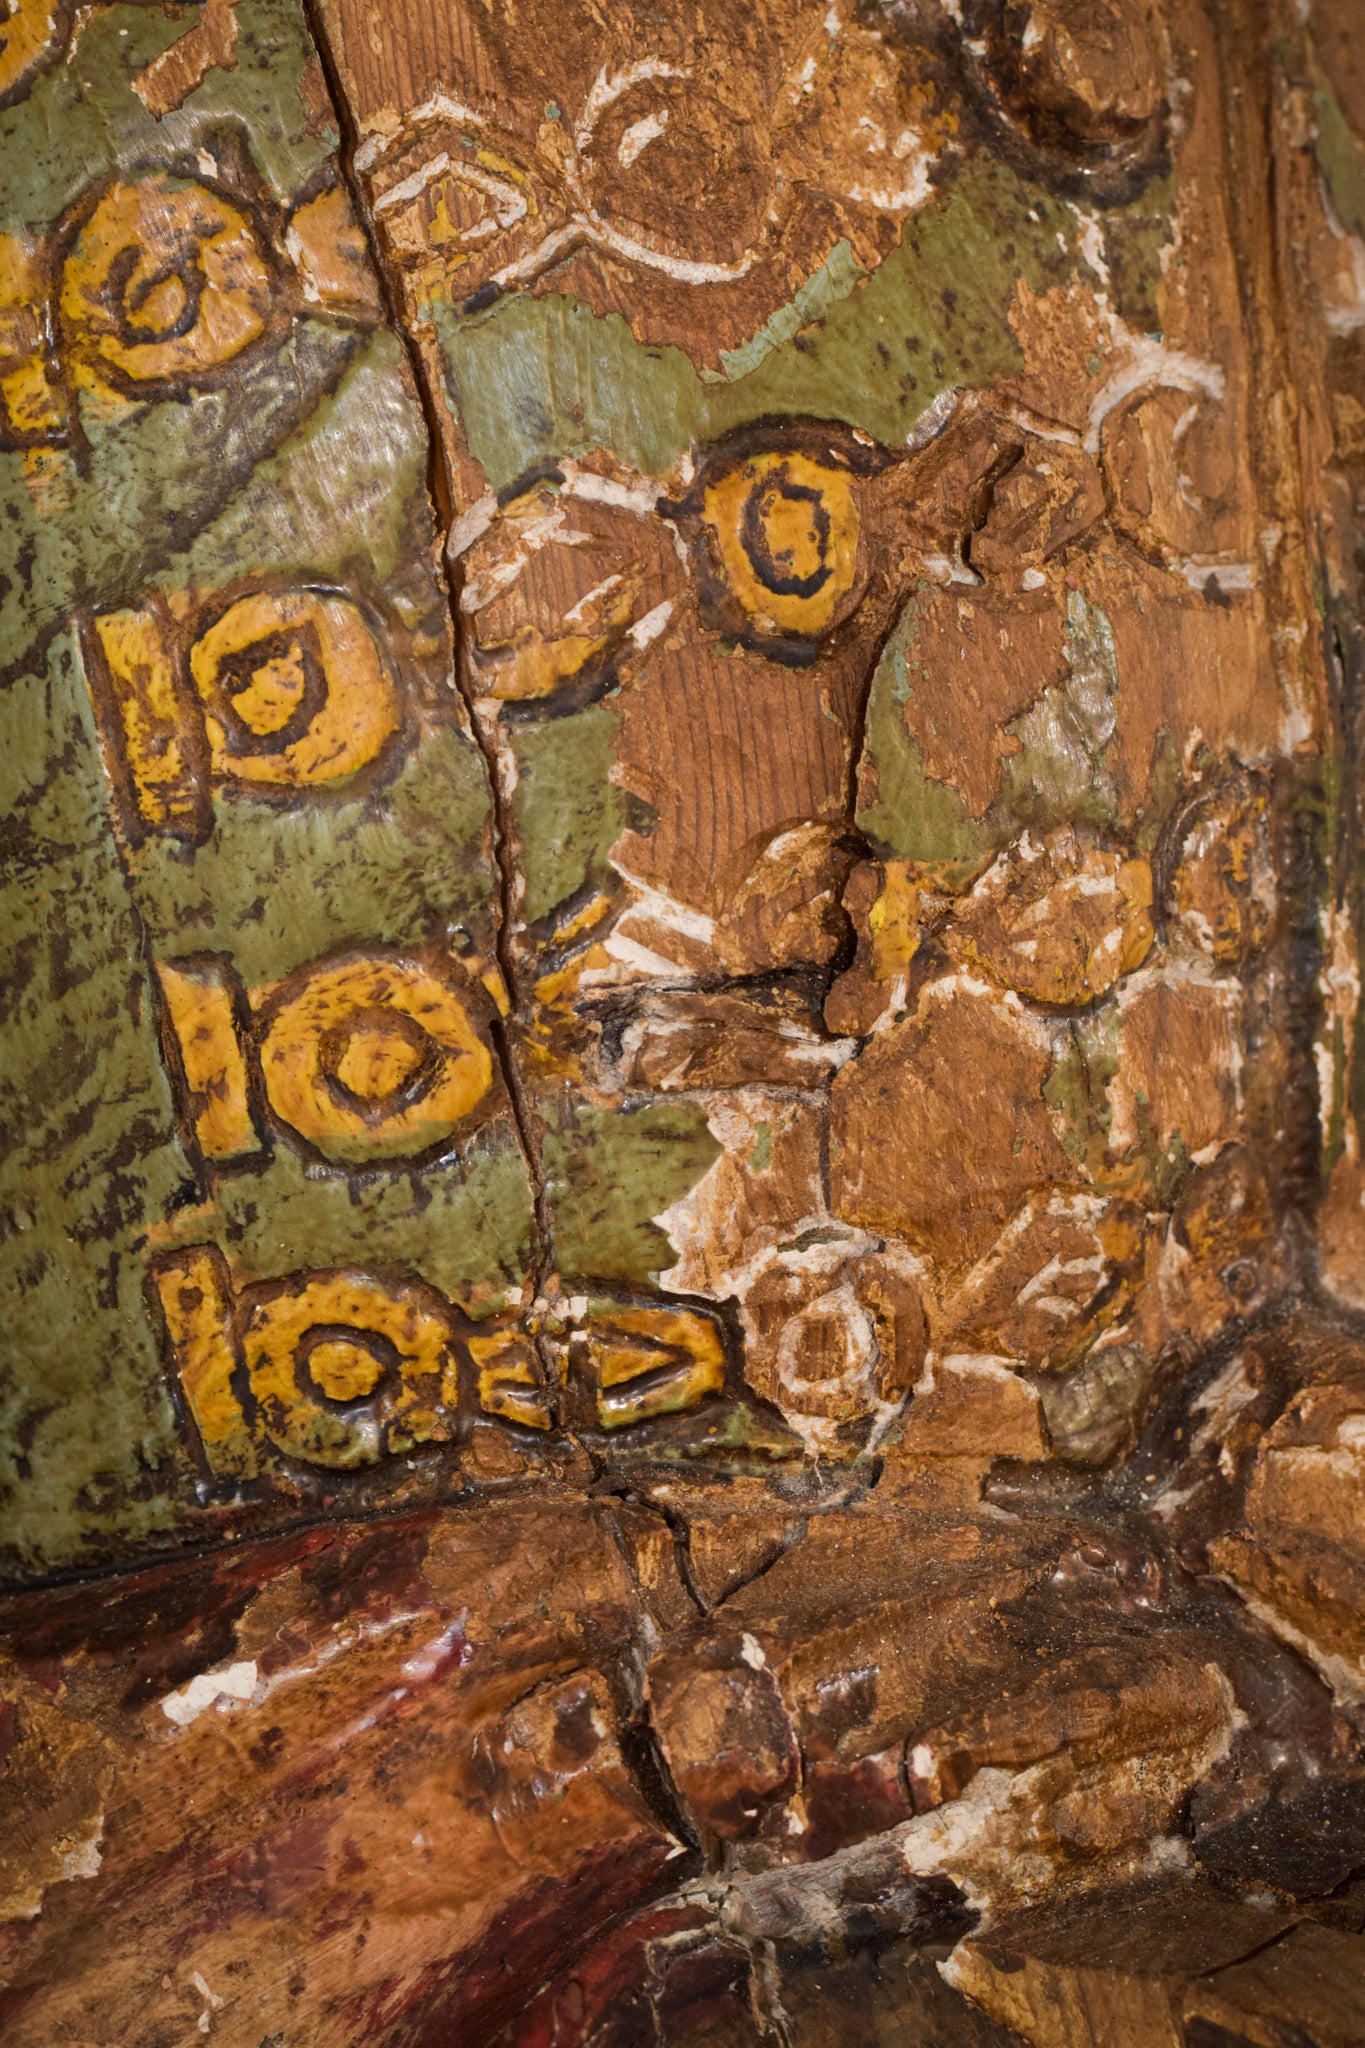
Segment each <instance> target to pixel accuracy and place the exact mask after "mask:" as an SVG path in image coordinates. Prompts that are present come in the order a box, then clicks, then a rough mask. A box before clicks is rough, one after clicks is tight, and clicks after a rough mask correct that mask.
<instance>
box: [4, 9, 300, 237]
mask: <svg viewBox="0 0 1365 2048" xmlns="http://www.w3.org/2000/svg"><path fill="white" fill-rule="evenodd" d="M235 12H236V16H237V26H238V31H239V33H238V38H237V49H236V52H235V63H234V65H233V68H232V69H231V70H218V69H215V70H212V71H210V72H209V73H208V74H207V76H206V77H205V78H204V80H203V83H202V84H201V85H198V86H196V88H195V90H194V91H193V92H192V93H191V94H190V95H189V97H188V98H187V99H186V101H185V103H184V105H183V106H181V107H178V108H175V109H173V110H172V111H171V112H170V113H168V114H165V115H163V116H162V118H161V119H160V120H158V119H157V118H156V116H155V115H153V114H150V113H149V112H148V111H147V109H146V107H144V106H143V104H142V101H141V100H140V99H139V98H138V96H137V94H136V93H135V92H134V91H133V80H134V79H135V78H136V77H137V75H138V73H139V72H140V71H141V70H143V69H144V67H145V66H146V65H148V64H149V63H150V62H151V61H152V59H153V57H156V56H159V55H160V53H161V51H162V50H164V49H166V48H167V47H168V46H169V45H170V44H171V43H173V42H175V41H176V40H177V38H178V37H180V36H182V35H184V33H185V31H186V30H187V29H189V28H192V27H193V25H194V22H195V20H196V18H197V17H196V16H195V15H193V14H180V15H178V16H177V15H176V14H174V12H173V11H172V10H171V9H169V8H166V9H163V8H160V7H112V8H110V9H109V11H108V12H107V13H100V14H97V15H96V16H95V17H94V19H93V20H91V21H90V22H88V23H87V24H86V26H85V28H84V30H83V31H82V33H81V35H80V38H79V42H78V44H77V48H76V51H75V55H74V57H73V59H72V61H71V62H70V63H69V64H61V65H58V66H56V68H55V69H53V70H52V71H49V72H46V73H45V74H44V75H43V76H41V77H40V78H38V79H37V80H36V81H35V82H34V84H33V86H32V88H31V89H30V91H29V92H28V94H27V96H26V97H25V98H24V99H22V100H20V101H19V102H18V103H17V104H16V105H14V106H12V107H7V108H5V109H4V110H3V112H0V217H3V218H4V220H5V223H6V225H7V226H9V225H10V224H11V223H13V222H18V221H23V222H24V224H25V225H26V226H27V227H29V228H31V229H33V230H34V231H35V232H38V233H45V232H46V231H47V230H48V229H49V228H51V227H54V226H56V225H57V223H58V222H59V221H60V219H61V216H62V215H63V213H64V212H65V211H66V209H67V208H68V207H69V206H71V205H72V204H73V203H74V202H75V201H76V200H78V199H79V198H80V197H81V195H82V194H83V193H85V192H86V191H87V190H88V189H89V187H90V186H91V185H92V184H93V183H95V181H96V180H97V179H99V178H101V177H105V176H108V175H110V174H111V173H113V172H115V171H119V170H129V169H132V168H134V167H138V166H142V165H145V164H149V163H153V164H165V163H168V162H172V161H174V160H176V159H181V160H183V162H184V166H185V168H186V169H187V170H188V172H189V175H190V176H191V177H193V176H194V175H196V173H195V168H194V159H195V158H196V157H197V155H198V153H199V151H200V150H201V149H205V148H209V147H211V146H212V145H213V143H214V142H215V140H217V139H219V138H221V137H222V136H223V134H224V133H225V131H230V130H235V131H236V132H237V133H238V134H239V135H240V136H242V138H243V140H244V141H246V142H247V145H248V148H249V151H250V154H251V156H252V157H253V158H254V160H255V162H256V164H257V165H258V167H259V169H260V170H261V172H262V173H263V174H264V176H265V178H266V180H267V183H268V185H269V186H270V187H271V188H272V190H273V193H274V196H275V198H276V199H277V200H278V201H280V202H284V201H286V200H287V199H288V197H289V195H290V194H291V193H294V192H297V191H299V190H300V189H301V188H302V187H303V186H304V185H306V184H307V183H308V181H309V179H310V178H312V177H313V176H315V174H316V173H317V172H318V171H320V170H321V169H322V168H323V165H324V164H325V163H326V162H327V160H328V158H329V157H330V155H331V153H332V151H333V150H334V149H335V148H336V144H337V136H336V133H335V131H334V130H332V129H325V130H324V131H323V132H322V133H320V134H318V135H310V134H309V133H308V130H307V125H306V117H305V108H304V104H303V100H302V99H301V97H300V94H299V80H300V79H301V78H302V76H303V72H304V69H305V66H306V65H307V64H308V62H309V60H310V59H311V58H312V56H313V47H312V43H311V41H310V40H309V36H308V30H307V26H306V24H305V22H304V18H303V14H302V11H301V10H300V9H299V8H298V7H297V6H296V5H295V4H294V0H238V5H237V7H236V9H235Z"/></svg>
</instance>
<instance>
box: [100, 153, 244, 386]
mask: <svg viewBox="0 0 1365 2048" xmlns="http://www.w3.org/2000/svg"><path fill="white" fill-rule="evenodd" d="M61 310H62V320H63V323H64V325H65V327H66V329H67V331H68V333H69V334H70V335H72V336H73V337H74V338H75V339H76V340H77V342H78V344H79V345H80V346H81V347H82V349H83V350H84V352H85V353H86V354H87V355H89V356H92V357H94V359H95V360H96V361H97V363H98V364H99V366H100V368H101V369H102V370H104V371H106V372H113V373H114V375H115V376H116V377H117V378H121V379H122V381H123V382H124V383H125V384H126V385H127V386H129V387H130V388H131V389H132V390H134V391H148V390H157V389H162V388H164V387H166V386H168V385H170V386H177V385H182V384H193V383H198V382H209V381H212V380H213V379H214V378H215V376H216V374H217V373H218V372H219V371H220V370H222V369H223V367H224V366H225V365H226V364H228V363H230V362H232V361H233V360H234V359H235V358H236V357H237V356H239V355H240V354H241V353H242V351H243V349H245V348H247V347H249V346H250V344H251V343H252V342H254V341H256V340H258V339H259V338H260V336H261V335H262V334H263V333H264V332H265V328H266V324H267V322H268V320H269V317H270V270H269V267H268V265H267V263H266V259H265V256H264V255H263V253H262V251H261V248H260V245H259V243H258V242H257V240H256V236H255V233H254V231H253V229H252V226H251V223H250V221H249V220H248V219H247V216H246V214H245V213H243V212H242V211H241V210H240V208H238V207H236V206H234V205H233V204H232V203H231V202H230V201H229V200H227V199H224V198H223V197H222V196H221V195H220V194H219V193H217V192H212V191H210V190H209V188H208V187H207V186H206V185H197V184H193V183H191V182H190V181H189V180H187V179H184V178H172V177H168V176H167V175H166V174H165V173H163V172H156V173H154V174H153V175H152V176H151V177H147V178H141V179H139V180H137V182H136V183H124V182H122V181H120V182H119V183H117V184H114V185H111V186H110V187H109V189H108V191H107V192H105V193H104V195H103V197H102V198H101V199H100V200H99V201H98V203H97V204H96V206H95V208H94V211H93V212H92V213H91V215H90V217H89V219H88V220H87V221H86V223H85V225H84V227H83V228H82V229H81V230H80V233H79V234H78V235H77V237H76V241H75V244H74V246H73V247H72V249H71V252H70V254H69V255H68V256H67V259H66V265H65V269H64V271H63V274H62V291H61Z"/></svg>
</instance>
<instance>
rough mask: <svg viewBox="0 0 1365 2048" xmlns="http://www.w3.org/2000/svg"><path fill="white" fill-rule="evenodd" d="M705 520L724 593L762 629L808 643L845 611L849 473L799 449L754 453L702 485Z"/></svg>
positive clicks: (854, 510) (852, 535)
mask: <svg viewBox="0 0 1365 2048" xmlns="http://www.w3.org/2000/svg"><path fill="white" fill-rule="evenodd" d="M702 517H703V519H704V520H705V522H706V525H707V527H708V528H709V529H710V534H711V543H712V556H713V559H714V560H715V562H716V565H717V567H718V569H719V571H720V574H721V579H722V581H723V583H724V585H725V587H726V589H727V591H728V593H729V595H730V597H731V598H732V599H733V600H734V602H735V603H736V604H738V606H739V607H740V609H741V610H742V611H743V612H744V613H746V614H747V616H748V617H749V618H750V619H751V620H752V621H753V623H754V625H755V626H756V627H757V628H758V629H759V630H760V631H761V632H763V633H768V634H772V635H774V636H780V635H786V634H794V635H799V636H800V637H802V638H810V639H814V638H816V637H817V636H818V635H819V634H821V633H825V632H828V631H829V629H830V627H831V626H834V625H837V624H838V622H839V620H840V619H841V618H842V617H843V616H845V613H846V609H847V600H848V599H849V597H850V596H851V595H852V594H853V592H854V590H855V589H856V587H857V584H858V581H859V562H858V536H859V531H860V526H861V521H860V519H859V516H858V504H857V499H856V496H855V494H854V483H853V478H852V477H851V476H850V475H849V473H848V471H847V470H844V469H837V468H834V467H831V466H830V465H829V464H826V463H821V462H816V461H814V460H813V459H812V458H811V457H810V456H809V455H803V454H801V453H800V452H799V451H796V450H792V451H787V452H783V451H780V450H771V451H769V452H768V453H767V454H763V455H753V456H750V457H749V459H748V460H747V461H745V462H741V463H739V464H738V465H737V466H736V467H735V468H734V469H731V470H728V471H727V472H726V473H725V474H724V475H723V476H721V477H719V478H718V479H717V481H716V482H715V483H713V484H709V485H708V486H707V488H706V491H705V495H704V498H703V501H702Z"/></svg>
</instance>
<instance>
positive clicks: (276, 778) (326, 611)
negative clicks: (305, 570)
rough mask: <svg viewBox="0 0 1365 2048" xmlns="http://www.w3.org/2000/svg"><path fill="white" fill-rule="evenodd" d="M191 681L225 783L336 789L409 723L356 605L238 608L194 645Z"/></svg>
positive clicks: (267, 601)
mask: <svg viewBox="0 0 1365 2048" xmlns="http://www.w3.org/2000/svg"><path fill="white" fill-rule="evenodd" d="M190 673H191V675H192V676H193V677H194V684H195V688H196V689H197V690H198V692H199V695H200V697H201V698H202V699H203V702H204V708H205V713H206V717H205V724H206V725H207V728H208V740H209V759H210V762H211V763H212V767H213V772H214V774H215V775H217V776H219V777H220V778H222V779H224V780H231V781H235V782H252V783H267V784H274V785H276V786H278V787H283V788H287V789H297V788H301V787H303V786H305V785H307V784H312V783H320V782H337V781H340V780H341V779H342V777H344V776H348V775H354V774H355V773H356V771H357V769H360V768H364V767H365V766H367V764H368V763H369V762H371V761H373V760H374V759H375V758H376V756H377V755H378V754H379V753H380V751H381V750H382V748H383V747H384V745H385V742H386V741H388V740H389V739H391V738H392V736H393V734H394V733H395V732H397V730H398V727H399V724H400V722H401V711H400V705H399V698H398V691H397V689H396V688H395V686H394V683H393V680H392V678H391V677H390V675H389V673H388V670H387V669H386V668H385V666H384V662H383V660H382V658H381V656H380V652H379V649H378V647H377V646H376V645H375V640H374V635H373V634H372V633H371V632H370V629H369V627H368V626H367V625H366V623H365V620H364V617H363V615H362V613H361V612H360V610H359V608H358V607H357V606H356V605H354V604H352V603H351V602H350V600H349V598H344V597H324V596H321V595H319V594H318V593H317V592H316V591H311V590H299V591H288V592H286V593H285V594H284V595H283V596H275V595H272V594H271V593H269V592H265V591H261V592H258V593H256V594H255V595H253V596H251V597H243V598H239V599H238V600H237V602H236V604H233V605H229V607H228V609H227V610H226V611H225V612H224V613H223V614H222V616H221V618H218V619H216V620H215V621H214V623H213V625H211V626H210V627H209V629H208V631H207V632H206V633H204V634H203V635H202V636H201V637H200V639H199V640H197V641H196V642H195V645H194V647H193V648H192V649H191V652H190Z"/></svg>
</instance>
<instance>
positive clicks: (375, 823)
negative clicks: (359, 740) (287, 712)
mask: <svg viewBox="0 0 1365 2048" xmlns="http://www.w3.org/2000/svg"><path fill="white" fill-rule="evenodd" d="M487 805H488V793H487V785H486V783H485V781H484V775H483V764H482V762H481V761H480V759H479V756H478V754H477V752H476V751H475V749H474V747H473V745H472V744H471V742H470V741H469V739H468V738H467V737H466V735H465V734H464V733H462V732H461V731H460V730H459V729H458V728H457V727H454V726H451V727H448V728H447V729H446V730H445V731H442V732H435V733H431V734H428V735H427V736H426V737H425V738H424V739H423V740H422V742H421V743H420V745H418V746H417V747H416V748H415V750H414V751H413V753H412V754H411V755H410V756H409V758H408V759H407V760H406V761H405V762H404V763H403V766H402V767H401V769H400V770H399V772H398V774H397V775H396V776H395V777H394V779H393V781H392V782H391V783H390V784H389V785H388V786H387V788H383V787H381V788H380V789H378V790H376V791H375V792H374V794H373V795H371V796H367V797H357V798H353V799H352V800H350V801H349V802H347V801H343V800H340V799H338V798H337V797H335V796H322V797H320V798H315V799H314V800H313V801H311V802H309V803H306V804H301V805H299V806H298V807H297V808H286V807H284V806H281V805H278V804H272V803H269V802H263V801H261V800H259V799H257V798H251V797H235V796H224V795H220V796H219V797H218V799H217V801H216V804H215V807H214V829H213V833H212V836H211V837H210V838H209V839H208V840H207V841H206V842H205V844H204V845H203V846H201V847H198V848H196V849H195V850H194V851H193V852H192V853H186V851H185V849H184V848H182V847H180V846H179V845H177V844H176V843H175V842H174V841H170V840H165V839H160V840H148V842H147V844H146V845H145V846H144V847H143V848H142V850H141V851H140V853H139V854H138V855H137V856H136V869H135V875H136V884H137V900H138V906H139V909H140V910H141V911H142V914H143V917H144V918H145V920H146V923H147V926H148V929H149V932H150V934H151V936H152V939H153V943H154V945H155V947H156V950H157V952H158V954H161V955H163V956H166V957H171V958H174V957H176V956H178V955H183V954H189V953H204V952H208V953H227V954H229V955H230V956H231V958H232V961H233V964H234V965H235V967H236V968H237V971H238V973H239V974H240V975H241V977H242V979H243V981H244V982H245V983H246V984H247V986H248V987H252V986H255V985H256V984H258V983H261V982H267V981H277V980H278V979H279V978H280V977H281V976H282V975H285V974H288V973H290V972H292V970H293V969H294V968H295V967H299V966H302V965H303V963H304V962H305V961H307V960H314V959H316V958H318V956H319V955H321V954H323V953H330V952H335V951H337V950H340V949H341V948H344V947H348V946H366V945H384V946H388V945H405V944H416V943H418V942H420V941H421V940H424V939H431V938H438V937H440V935H441V934H442V933H443V932H445V931H446V930H447V929H449V928H450V927H452V926H456V925H462V924H463V925H470V926H473V927H474V928H475V930H476V932H477V934H478V936H479V937H480V938H485V939H486V936H487V928H488V923H489V915H490V897H491V892H492V889H493V881H492V874H491V870H490V868H489V866H488V864H487V862H486V860H485V856H484V847H483V831H484V821H485V818H486V814H487Z"/></svg>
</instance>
